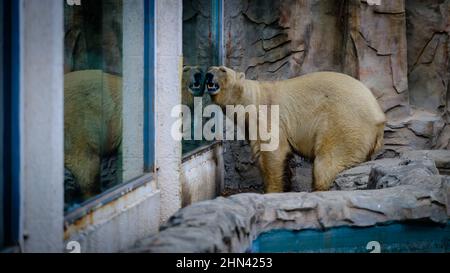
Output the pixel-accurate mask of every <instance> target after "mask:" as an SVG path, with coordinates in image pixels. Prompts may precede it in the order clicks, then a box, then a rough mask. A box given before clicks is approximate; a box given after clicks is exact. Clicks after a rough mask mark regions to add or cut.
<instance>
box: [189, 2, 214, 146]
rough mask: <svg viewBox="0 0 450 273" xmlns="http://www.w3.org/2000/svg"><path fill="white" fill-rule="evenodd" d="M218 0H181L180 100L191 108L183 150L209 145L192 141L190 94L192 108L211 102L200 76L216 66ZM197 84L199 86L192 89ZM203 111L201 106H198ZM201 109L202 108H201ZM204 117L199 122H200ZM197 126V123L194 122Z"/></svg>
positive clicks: (192, 120)
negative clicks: (189, 133)
mask: <svg viewBox="0 0 450 273" xmlns="http://www.w3.org/2000/svg"><path fill="white" fill-rule="evenodd" d="M220 3H221V1H217V0H183V57H184V60H183V61H184V68H183V83H182V102H183V104H184V105H187V106H189V108H190V109H191V114H192V117H191V123H192V124H191V140H187V139H183V142H182V146H183V153H188V152H191V151H193V150H195V149H196V148H198V147H201V146H204V145H207V144H209V143H210V142H208V141H205V140H204V139H203V140H194V131H195V129H194V120H195V119H194V117H193V114H194V110H193V108H194V102H195V100H194V97H197V98H198V100H197V104H196V105H195V107H199V108H200V107H202V108H204V107H205V106H207V105H208V104H210V103H211V99H210V97H209V96H202V94H203V78H204V74H205V71H206V70H207V69H208V67H209V66H213V65H218V64H219V61H220V58H219V55H220V54H219V50H218V49H219V47H218V46H217V45H218V44H219V40H218V39H219V36H220V35H219V33H218V29H219V28H218V27H217V26H218V25H219V20H220V17H219V16H218V14H217V9H218V8H219V6H218V5H220ZM195 86H199V88H193V87H195ZM201 110H203V109H201ZM202 112H203V111H202ZM205 122H206V120H204V121H203V124H204V123H205ZM195 126H201V125H197V124H196V125H195Z"/></svg>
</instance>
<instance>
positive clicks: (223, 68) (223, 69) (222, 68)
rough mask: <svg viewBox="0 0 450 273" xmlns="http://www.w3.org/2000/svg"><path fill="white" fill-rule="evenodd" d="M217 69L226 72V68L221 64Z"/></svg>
mask: <svg viewBox="0 0 450 273" xmlns="http://www.w3.org/2000/svg"><path fill="white" fill-rule="evenodd" d="M219 70H220V71H222V72H225V73H226V72H227V70H226V69H225V67H223V66H221V67H220V68H219Z"/></svg>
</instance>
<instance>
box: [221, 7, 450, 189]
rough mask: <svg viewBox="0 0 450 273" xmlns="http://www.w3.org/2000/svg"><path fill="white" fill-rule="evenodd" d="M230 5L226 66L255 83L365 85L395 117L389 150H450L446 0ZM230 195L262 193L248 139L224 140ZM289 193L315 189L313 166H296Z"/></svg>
mask: <svg viewBox="0 0 450 273" xmlns="http://www.w3.org/2000/svg"><path fill="white" fill-rule="evenodd" d="M368 2H372V1H363V0H340V1H319V0H305V1H294V0H286V1H273V0H263V1H255V0H227V1H224V39H225V41H224V43H225V65H226V66H229V67H231V68H233V69H236V70H238V71H242V72H245V73H246V76H247V78H249V79H258V80H279V79H287V78H292V77H295V76H299V75H302V74H305V73H309V72H314V71H324V70H328V71H338V72H343V73H346V74H349V75H351V76H353V77H355V78H357V79H359V80H361V81H362V82H363V83H365V84H366V85H367V86H368V87H369V88H370V89H371V90H372V92H373V94H374V95H375V97H376V98H377V99H378V102H379V103H380V105H381V107H382V109H383V110H384V112H385V113H386V116H387V118H388V122H387V126H386V128H385V149H384V150H383V152H382V153H380V155H379V157H396V156H398V155H399V154H401V153H403V152H406V151H409V150H415V149H447V148H448V147H449V146H450V141H449V140H450V125H449V117H448V112H449V107H448V101H449V96H448V94H449V87H448V79H449V73H450V65H449V58H448V56H449V44H448V43H449V28H450V22H449V16H448V14H449V11H450V1H449V0H446V1H444V0H432V1H420V0H409V1H404V0H396V1H387V0H382V1H380V3H381V4H380V5H372V4H371V3H368ZM224 157H225V171H226V175H225V187H226V193H233V192H236V191H237V192H240V191H249V190H250V191H256V192H260V191H261V190H262V178H261V176H260V173H259V170H258V168H257V166H256V165H255V164H254V163H253V162H252V160H251V155H250V148H249V147H248V145H247V143H246V142H238V141H235V142H226V143H225V150H224ZM288 172H290V173H292V174H293V176H292V178H291V181H290V182H291V183H292V189H293V190H295V191H309V190H310V189H311V182H312V178H311V163H310V162H309V161H308V160H304V159H302V158H300V157H298V156H294V158H293V160H291V161H290V162H289V170H288Z"/></svg>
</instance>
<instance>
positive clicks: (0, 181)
mask: <svg viewBox="0 0 450 273" xmlns="http://www.w3.org/2000/svg"><path fill="white" fill-rule="evenodd" d="M4 17H5V16H4V14H3V0H0V18H4ZM3 43H4V37H3V19H0V106H1V107H0V248H2V247H3V246H4V232H3V230H4V221H3V214H4V211H3V210H4V204H3V189H4V174H3V162H4V159H3V156H4V153H3V124H4V116H3V109H4V106H3V103H4V102H3V96H4V94H3V71H4V69H3V46H4V45H3Z"/></svg>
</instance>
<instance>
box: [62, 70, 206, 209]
mask: <svg viewBox="0 0 450 273" xmlns="http://www.w3.org/2000/svg"><path fill="white" fill-rule="evenodd" d="M203 77H204V73H203V72H202V70H201V69H200V68H199V67H197V66H188V67H184V69H183V77H182V103H183V104H184V105H188V106H190V107H192V105H193V101H194V100H193V97H194V96H201V95H202V94H203V90H204V85H203V84H204V81H203ZM121 142H122V77H121V76H119V75H112V74H108V73H105V72H103V71H101V70H82V71H75V72H70V73H67V74H65V75H64V153H65V154H64V164H65V167H66V168H67V169H68V170H69V171H70V173H71V174H72V175H73V177H74V180H75V183H76V188H79V190H80V194H81V195H82V196H81V198H82V199H83V200H84V199H87V198H89V197H91V196H94V195H96V194H98V193H100V190H101V182H100V165H101V161H102V159H103V158H105V157H108V156H111V155H118V156H120V152H121V149H120V145H121ZM119 160H120V159H119ZM67 199H68V198H67Z"/></svg>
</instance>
